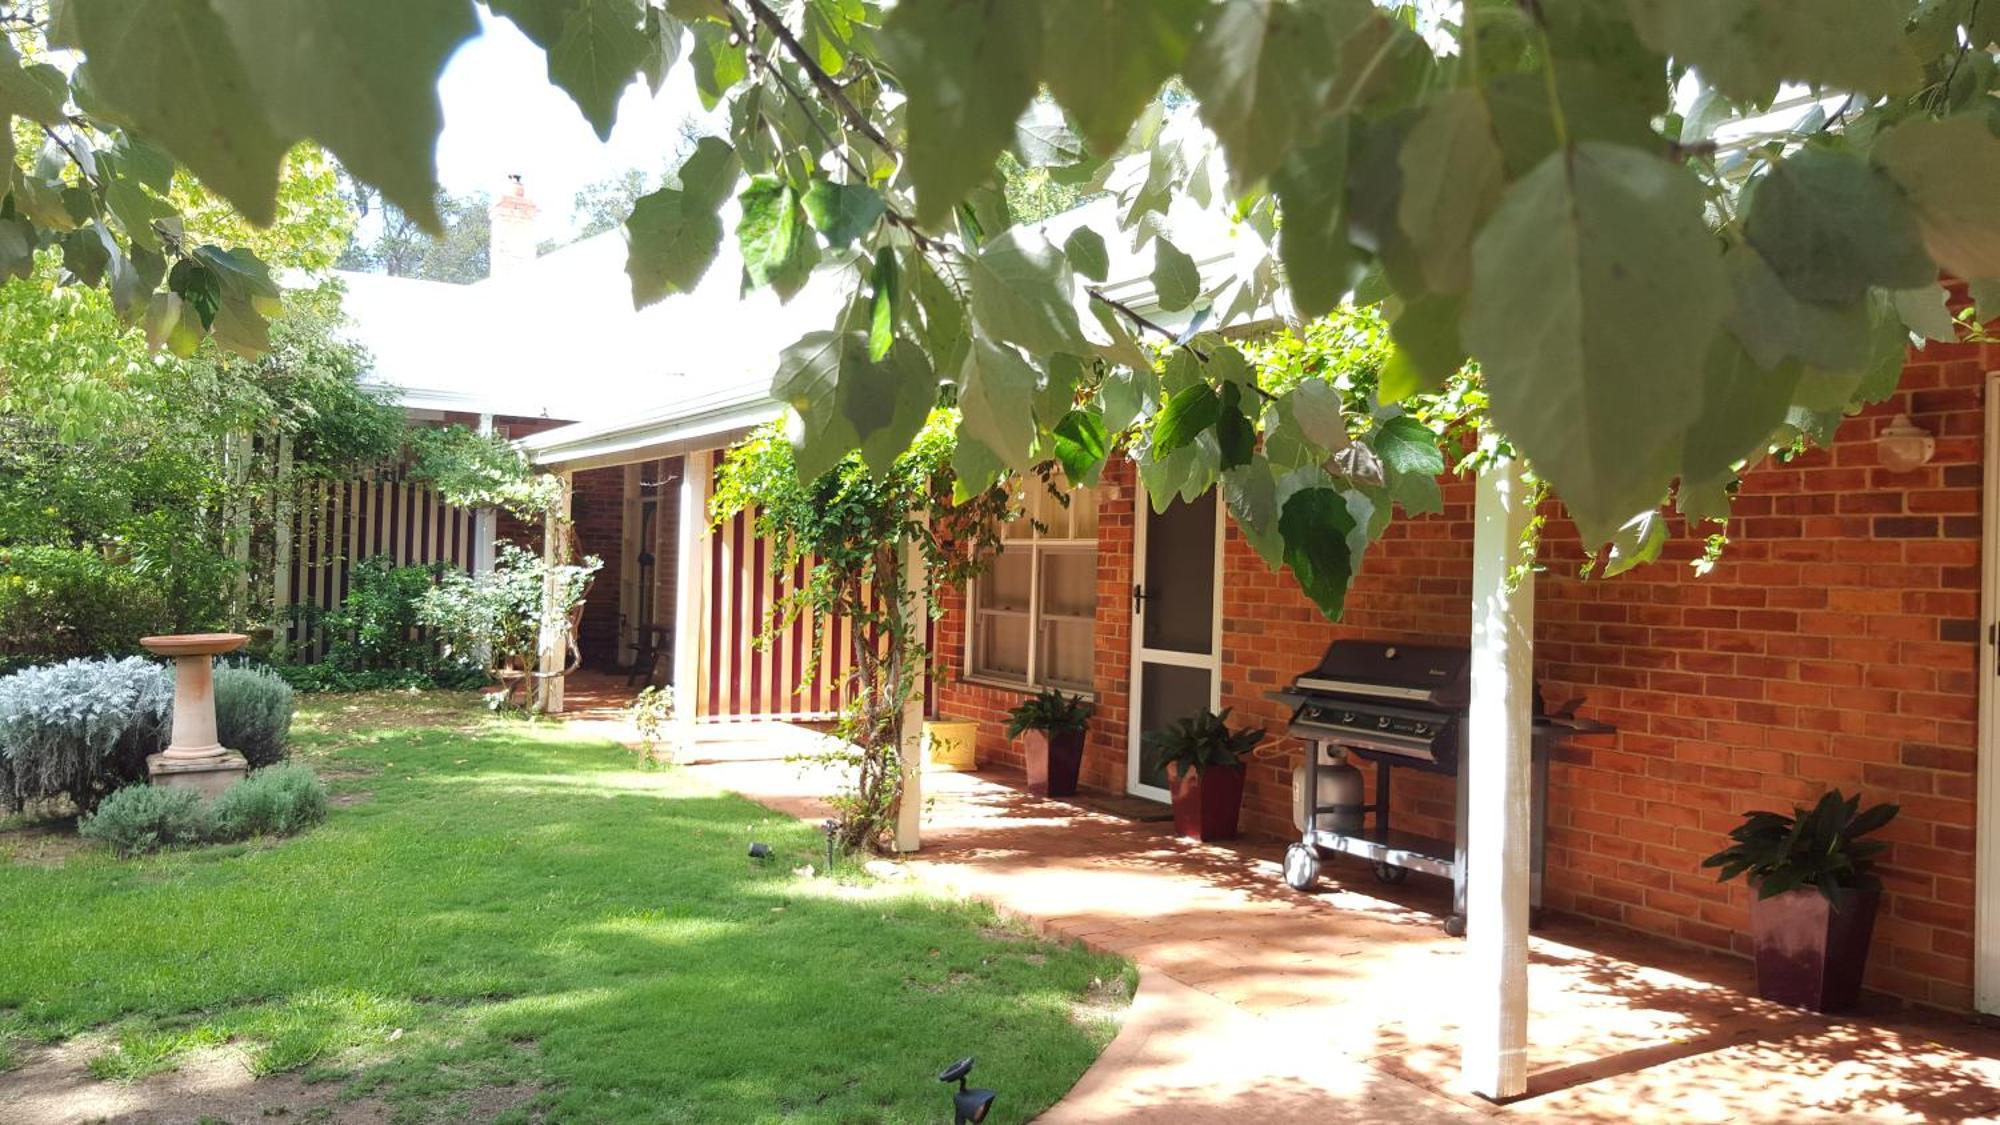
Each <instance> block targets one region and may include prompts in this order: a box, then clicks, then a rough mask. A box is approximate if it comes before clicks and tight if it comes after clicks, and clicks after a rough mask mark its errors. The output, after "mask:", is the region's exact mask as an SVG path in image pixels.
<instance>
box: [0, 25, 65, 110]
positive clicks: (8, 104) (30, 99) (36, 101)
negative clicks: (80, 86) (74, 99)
mask: <svg viewBox="0 0 2000 1125" xmlns="http://www.w3.org/2000/svg"><path fill="white" fill-rule="evenodd" d="M68 100H69V79H68V78H66V77H64V76H63V72H62V71H60V70H57V69H56V68H55V67H53V66H51V65H49V64H48V63H34V64H30V65H23V64H22V62H21V54H20V52H19V51H16V50H15V49H14V44H13V43H12V42H11V41H7V40H4V39H0V113H11V114H13V115H14V116H16V117H25V118H27V119H28V120H30V121H33V122H36V123H37V124H41V125H62V124H65V123H67V121H68V118H67V117H66V116H65V115H64V113H63V103H64V102H66V101H68Z"/></svg>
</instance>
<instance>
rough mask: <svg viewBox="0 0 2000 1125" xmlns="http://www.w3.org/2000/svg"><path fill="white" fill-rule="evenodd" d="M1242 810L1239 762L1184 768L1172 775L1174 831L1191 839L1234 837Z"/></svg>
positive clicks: (1205, 841)
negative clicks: (1237, 763)
mask: <svg viewBox="0 0 2000 1125" xmlns="http://www.w3.org/2000/svg"><path fill="white" fill-rule="evenodd" d="M1242 811H1243V767H1242V766H1210V767H1208V768H1207V769H1205V770H1200V771H1196V770H1187V771H1184V772H1183V773H1182V774H1181V775H1180V776H1179V777H1176V778H1175V779H1174V831H1176V832H1178V833H1180V834H1181V835H1183V836H1186V837H1187V838H1188V839H1190V840H1200V841H1202V842H1203V843H1208V842H1209V841H1212V840H1234V839H1235V838H1236V821H1237V818H1238V815H1239V814H1241V813H1242Z"/></svg>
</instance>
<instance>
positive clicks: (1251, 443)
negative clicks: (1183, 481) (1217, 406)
mask: <svg viewBox="0 0 2000 1125" xmlns="http://www.w3.org/2000/svg"><path fill="white" fill-rule="evenodd" d="M1215 444H1216V447H1217V449H1218V450H1219V451H1220V456H1219V458H1218V460H1217V462H1216V464H1217V467H1218V468H1220V469H1221V470H1222V471H1223V472H1225V473H1226V472H1228V471H1229V470H1231V469H1234V468H1237V467H1239V466H1242V465H1248V464H1249V463H1250V458H1251V456H1252V455H1253V454H1255V453H1256V452H1257V427H1256V426H1254V425H1252V424H1251V422H1250V419H1249V418H1248V417H1246V416H1245V415H1244V413H1243V388H1242V387H1241V386H1240V385H1239V384H1236V383H1224V384H1222V395H1221V411H1220V413H1219V416H1218V417H1217V418H1216V420H1215Z"/></svg>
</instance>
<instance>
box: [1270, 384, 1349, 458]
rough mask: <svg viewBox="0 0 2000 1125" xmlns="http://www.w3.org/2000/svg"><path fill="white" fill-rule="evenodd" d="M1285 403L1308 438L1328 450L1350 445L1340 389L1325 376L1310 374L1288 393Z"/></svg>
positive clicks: (1329, 451) (1302, 432) (1331, 450)
mask: <svg viewBox="0 0 2000 1125" xmlns="http://www.w3.org/2000/svg"><path fill="white" fill-rule="evenodd" d="M1285 405H1286V406H1287V407H1289V408H1290V410H1291V416H1292V418H1293V419H1295V420H1296V421H1297V422H1298V427H1299V432H1300V433H1301V434H1303V435H1305V438H1306V440H1308V441H1310V442H1312V443H1313V444H1314V445H1316V446H1318V447H1319V448H1321V449H1323V450H1325V451H1326V452H1328V453H1332V452H1335V451H1336V450H1340V449H1345V448H1346V447H1347V442H1348V437H1347V419H1346V418H1345V417H1344V416H1343V414H1342V411H1341V402H1340V391H1339V390H1337V389H1336V388H1335V387H1334V385H1333V384H1332V383H1329V382H1327V381H1326V380H1324V379H1319V378H1312V377H1308V378H1305V379H1301V380H1299V384H1298V386H1296V387H1293V388H1292V389H1291V390H1290V391H1288V392H1286V394H1285Z"/></svg>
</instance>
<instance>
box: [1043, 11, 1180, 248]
mask: <svg viewBox="0 0 2000 1125" xmlns="http://www.w3.org/2000/svg"><path fill="white" fill-rule="evenodd" d="M1203 7H1204V5H1203V2H1202V0H1068V2H1065V3H1061V4H1051V5H1049V6H1048V10H1047V16H1048V21H1049V24H1048V30H1047V33H1046V35H1045V37H1044V39H1043V44H1044V45H1043V51H1044V52H1045V53H1046V65H1045V67H1044V69H1045V70H1046V72H1047V74H1048V84H1049V91H1050V92H1051V93H1053V94H1054V95H1055V96H1056V100H1057V101H1059V102H1061V103H1062V105H1063V108H1064V109H1067V110H1068V111H1069V114H1070V116H1071V117H1072V118H1073V119H1075V121H1076V124H1077V128H1079V129H1080V130H1082V132H1083V136H1084V139H1085V140H1088V141H1089V142H1090V145H1091V147H1092V148H1093V149H1095V150H1096V151H1097V152H1098V153H1100V154H1102V155H1106V156H1109V155H1110V154H1111V153H1112V152H1114V151H1116V150H1117V148H1118V146H1119V144H1120V143H1121V142H1123V141H1124V139H1125V134H1126V132H1127V131H1128V130H1130V129H1131V127H1132V122H1133V121H1135V120H1136V119H1137V118H1138V116H1139V112H1140V111H1141V110H1143V109H1145V108H1146V103H1148V102H1150V101H1152V100H1153V95H1154V94H1155V93H1157V92H1158V91H1159V88H1160V85H1161V84H1162V83H1164V82H1165V81H1166V80H1167V79H1168V78H1170V77H1172V76H1173V74H1174V72H1175V71H1177V70H1179V69H1180V66H1181V60H1182V59H1184V58H1186V57H1187V52H1188V45H1189V43H1191V42H1193V40H1194V32H1195V25H1196V24H1197V23H1198V22H1199V21H1200V19H1201V15H1202V9H1203ZM1099 280H1102V279H1101V278H1100V279H1099Z"/></svg>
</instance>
